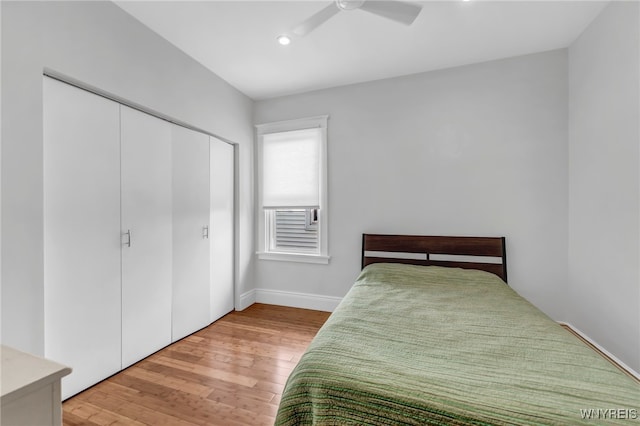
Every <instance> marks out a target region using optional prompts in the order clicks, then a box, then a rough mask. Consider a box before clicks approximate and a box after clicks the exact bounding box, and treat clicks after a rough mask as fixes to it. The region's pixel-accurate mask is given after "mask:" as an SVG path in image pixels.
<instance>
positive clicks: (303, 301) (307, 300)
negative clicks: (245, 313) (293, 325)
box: [255, 288, 342, 312]
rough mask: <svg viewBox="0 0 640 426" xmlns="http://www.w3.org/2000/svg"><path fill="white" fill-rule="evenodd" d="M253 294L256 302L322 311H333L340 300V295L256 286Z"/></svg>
mask: <svg viewBox="0 0 640 426" xmlns="http://www.w3.org/2000/svg"><path fill="white" fill-rule="evenodd" d="M255 296H256V303H266V304H268V305H279V306H289V307H292V308H301V309H313V310H315V311H324V312H333V311H334V310H335V308H336V307H337V306H338V304H339V303H340V301H341V300H342V298H341V297H335V296H323V295H320V294H309V293H295V292H292V291H281V290H271V289H266V288H257V289H256V290H255Z"/></svg>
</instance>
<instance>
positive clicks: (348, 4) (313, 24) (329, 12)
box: [292, 0, 422, 37]
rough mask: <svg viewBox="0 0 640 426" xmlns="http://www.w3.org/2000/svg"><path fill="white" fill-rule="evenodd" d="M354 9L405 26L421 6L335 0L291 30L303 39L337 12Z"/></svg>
mask: <svg viewBox="0 0 640 426" xmlns="http://www.w3.org/2000/svg"><path fill="white" fill-rule="evenodd" d="M355 9H361V10H364V11H366V12H370V13H373V14H375V15H378V16H382V17H384V18H387V19H391V20H393V21H396V22H399V23H402V24H405V25H411V24H412V23H413V21H414V20H415V19H416V18H417V17H418V14H419V13H420V10H422V6H421V5H419V4H415V3H409V2H406V1H400V0H335V1H334V2H333V3H331V4H330V5H328V6H327V7H325V8H324V9H322V10H320V11H319V12H317V13H315V14H314V15H311V17H309V18H308V19H306V20H305V21H303V22H301V23H300V24H298V25H297V26H296V27H294V28H293V30H292V32H293V33H294V34H296V35H298V36H300V37H303V36H305V35H307V34H309V33H310V32H311V31H313V30H314V29H316V28H317V27H319V26H320V25H322V24H323V23H325V22H326V21H328V20H329V19H330V18H331V17H332V16H333V15H335V14H337V13H338V12H342V11H351V10H355Z"/></svg>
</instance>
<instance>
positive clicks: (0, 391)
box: [0, 345, 71, 400]
mask: <svg viewBox="0 0 640 426" xmlns="http://www.w3.org/2000/svg"><path fill="white" fill-rule="evenodd" d="M0 352H1V353H2V364H0V396H1V397H2V399H3V400H5V399H6V398H7V397H13V396H16V395H14V394H18V393H19V394H24V393H26V392H30V391H31V390H33V389H35V388H38V387H41V386H46V385H47V384H49V383H51V382H53V381H55V380H60V378H62V377H64V376H66V375H67V374H69V373H71V368H69V367H67V366H64V365H62V364H58V363H57V362H53V361H49V360H48V359H44V358H41V357H38V356H35V355H31V354H28V353H26V352H21V351H18V350H16V349H13V348H10V347H8V346H4V345H0Z"/></svg>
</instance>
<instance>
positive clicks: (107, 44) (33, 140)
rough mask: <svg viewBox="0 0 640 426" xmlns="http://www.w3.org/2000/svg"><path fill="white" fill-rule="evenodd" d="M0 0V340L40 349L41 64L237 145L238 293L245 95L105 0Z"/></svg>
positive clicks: (248, 217) (246, 152)
mask: <svg viewBox="0 0 640 426" xmlns="http://www.w3.org/2000/svg"><path fill="white" fill-rule="evenodd" d="M1 7H2V209H3V210H2V247H3V252H2V266H3V267H2V342H3V343H5V344H8V345H11V346H14V347H17V348H19V349H22V350H26V351H29V352H32V353H35V354H42V353H43V346H44V335H43V327H44V324H43V228H42V226H43V225H42V197H43V189H42V187H43V183H42V74H43V70H44V69H45V68H48V69H51V70H54V71H56V72H58V73H62V74H65V75H67V76H70V77H72V78H74V79H76V80H78V81H81V82H83V83H85V84H88V85H92V86H95V87H97V88H99V89H101V90H104V91H106V92H109V93H111V94H113V95H116V96H120V97H122V98H124V99H127V100H129V101H131V102H134V103H137V104H140V105H143V106H145V107H147V108H149V109H151V110H155V111H157V112H160V113H162V114H165V115H167V116H169V117H173V118H175V119H178V120H181V121H183V122H186V123H189V124H191V125H194V126H197V127H199V128H201V129H203V130H206V131H209V132H211V133H214V134H216V135H218V136H221V137H223V138H226V139H227V140H231V141H233V142H235V143H237V144H238V145H239V155H238V157H239V159H238V164H239V172H238V178H239V182H238V183H239V195H240V196H239V199H238V201H237V203H238V205H239V209H238V216H239V230H238V233H239V243H240V244H239V249H238V250H239V253H238V267H237V271H236V274H237V280H238V285H239V288H238V290H239V292H241V293H242V292H245V291H246V290H248V289H249V288H251V286H252V262H253V261H252V258H253V251H254V249H253V193H252V187H253V172H252V169H253V163H252V161H253V160H252V150H253V146H252V139H253V134H252V127H251V125H252V119H251V117H252V105H253V104H252V101H251V100H250V99H249V98H247V97H246V96H244V95H243V94H241V93H240V92H238V91H237V90H236V89H234V88H232V87H231V86H230V85H228V84H227V83H226V82H224V81H223V80H221V79H220V78H218V77H217V76H215V75H214V74H212V73H211V72H210V71H208V70H207V69H205V68H204V67H203V66H201V65H200V64H199V63H197V62H195V61H194V60H193V59H191V58H189V57H187V56H186V55H185V54H184V53H182V52H181V51H179V50H178V49H177V48H175V47H174V46H173V45H171V44H169V43H168V42H167V41H165V40H164V39H162V38H160V37H159V36H158V35H156V34H155V33H153V32H152V31H150V30H149V29H147V28H146V27H144V26H143V25H141V24H140V23H139V22H138V21H136V20H134V19H133V18H132V17H131V16H129V15H127V14H126V13H125V12H123V11H122V10H121V9H120V8H118V7H117V6H115V5H114V4H113V3H111V2H74V1H70V2H6V1H3V2H1ZM96 226H100V224H96ZM88 237H90V236H88ZM79 320H81V319H79Z"/></svg>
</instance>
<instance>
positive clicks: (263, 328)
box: [63, 304, 329, 426]
mask: <svg viewBox="0 0 640 426" xmlns="http://www.w3.org/2000/svg"><path fill="white" fill-rule="evenodd" d="M328 317H329V313H327V312H319V311H309V310H304V309H295V308H286V307H281V306H273V305H262V304H255V305H252V306H251V307H249V308H247V309H246V310H244V311H241V312H232V313H230V314H228V315H226V316H225V317H223V318H221V319H219V320H218V321H216V322H215V323H213V324H211V325H210V326H208V327H206V328H204V329H202V330H200V331H198V332H196V333H194V334H192V335H191V336H189V337H186V338H185V339H183V340H181V341H179V342H176V343H174V344H173V345H171V346H168V347H166V348H164V349H162V350H161V351H159V352H156V353H155V354H153V355H151V356H149V357H148V358H146V359H144V360H142V361H140V362H138V363H137V364H134V365H133V366H131V367H129V368H127V369H126V370H124V371H122V372H120V373H118V374H116V375H114V376H112V377H110V378H108V379H107V380H105V381H103V382H101V383H99V384H97V385H96V386H94V387H92V388H90V389H87V390H86V391H84V392H82V393H80V394H78V395H76V396H74V397H73V398H70V399H68V400H67V401H65V402H64V403H63V422H64V424H65V425H67V426H74V425H125V424H126V425H184V426H188V425H225V426H226V425H229V426H231V425H272V424H273V422H274V420H275V414H276V411H277V408H278V403H279V402H280V396H281V394H282V390H283V388H284V384H285V382H286V380H287V377H288V376H289V373H290V372H291V370H292V369H293V367H295V365H296V363H297V362H298V360H299V359H300V356H301V355H302V354H303V353H304V350H305V349H306V347H307V346H308V344H309V343H310V342H311V339H313V337H314V336H315V334H316V332H317V331H318V329H319V328H320V327H321V326H322V324H324V322H325V321H326V319H327V318H328Z"/></svg>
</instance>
